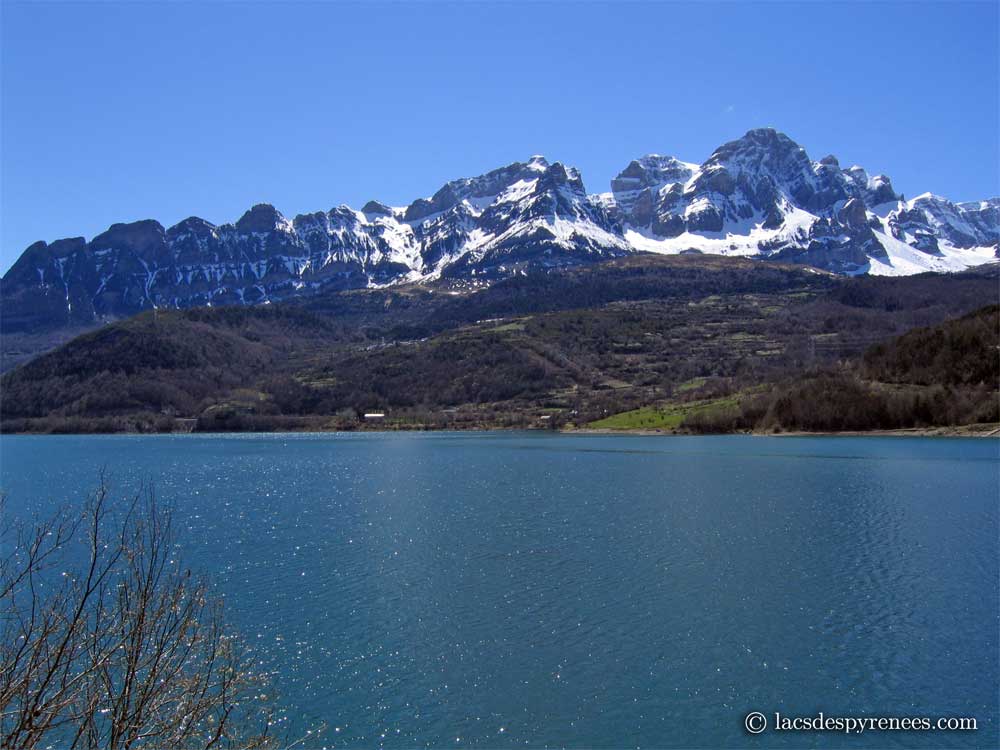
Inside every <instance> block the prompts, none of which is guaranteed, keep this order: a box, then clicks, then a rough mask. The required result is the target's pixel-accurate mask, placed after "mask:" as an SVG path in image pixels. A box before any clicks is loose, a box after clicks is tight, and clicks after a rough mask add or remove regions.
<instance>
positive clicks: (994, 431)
mask: <svg viewBox="0 0 1000 750" xmlns="http://www.w3.org/2000/svg"><path fill="white" fill-rule="evenodd" d="M559 432H560V433H561V434H564V435H572V434H589V435H642V436H647V437H654V436H659V437H708V436H710V435H747V436H750V437H980V438H991V437H992V438H1000V424H997V423H985V424H969V425H946V426H941V427H901V428H899V429H895V430H842V431H839V432H834V431H829V430H827V431H819V432H807V431H802V430H789V431H787V432H760V431H743V432H708V433H693V432H680V431H677V430H657V429H648V428H638V429H634V430H633V429H620V430H616V429H611V428H607V427H598V428H586V427H574V428H572V429H568V430H560V431H559Z"/></svg>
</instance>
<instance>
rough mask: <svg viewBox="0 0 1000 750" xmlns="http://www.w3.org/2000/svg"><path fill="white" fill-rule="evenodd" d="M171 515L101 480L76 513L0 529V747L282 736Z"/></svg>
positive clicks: (258, 742) (260, 743) (249, 743)
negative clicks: (116, 494) (122, 497)
mask: <svg viewBox="0 0 1000 750" xmlns="http://www.w3.org/2000/svg"><path fill="white" fill-rule="evenodd" d="M0 502H3V499H2V498H0ZM2 511H3V508H0V518H5V519H6V518H7V515H8V514H6V513H3V512H2ZM171 521H172V513H171V512H170V511H169V510H167V509H164V508H162V507H161V506H159V505H158V504H157V501H156V498H155V495H154V493H153V492H152V491H147V492H143V493H141V494H140V495H138V496H136V497H135V498H133V499H132V500H131V501H130V502H127V503H124V504H122V503H115V502H112V501H111V499H110V496H109V490H108V486H107V484H106V482H105V481H104V478H103V477H102V479H101V483H100V487H99V489H98V490H97V491H96V492H95V493H94V495H93V496H92V497H91V498H90V499H89V501H88V502H87V503H86V506H85V509H84V510H83V512H82V513H77V514H74V513H71V512H69V511H65V510H64V511H62V512H60V513H58V514H56V515H54V516H53V517H52V518H50V519H48V520H45V521H42V522H40V523H36V524H33V525H30V524H25V523H17V522H14V521H12V520H6V521H4V522H3V523H2V524H0V746H2V747H4V748H11V749H12V750H13V749H14V748H33V747H37V746H42V745H46V744H48V745H56V746H58V747H68V748H111V749H116V750H117V749H118V748H140V747H156V748H160V747H163V748H166V747H170V748H188V747H203V748H212V747H238V748H259V747H275V746H279V745H285V744H288V743H285V742H281V741H279V740H278V739H277V738H276V737H275V736H274V733H273V731H272V729H273V725H274V724H275V713H274V709H273V701H272V700H271V698H270V694H269V689H268V685H267V683H266V680H265V679H264V678H263V676H262V675H260V674H257V673H255V672H254V671H253V669H252V667H251V664H252V662H251V660H250V658H249V654H248V653H247V651H246V650H245V649H244V647H243V645H242V644H241V642H240V640H239V639H238V638H237V637H236V636H235V635H234V634H233V633H232V632H231V631H230V630H228V629H227V627H226V626H225V624H224V621H223V612H222V606H221V602H220V601H218V600H216V599H213V598H212V596H211V595H210V591H209V589H208V586H207V584H206V582H205V581H204V580H201V579H199V578H197V577H195V576H193V575H192V573H191V572H190V571H189V570H187V569H185V568H184V567H182V566H181V564H180V562H179V561H178V560H177V555H176V547H175V544H174V534H173V528H172V523H171ZM81 563H82V564H81Z"/></svg>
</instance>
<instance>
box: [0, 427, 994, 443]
mask: <svg viewBox="0 0 1000 750" xmlns="http://www.w3.org/2000/svg"><path fill="white" fill-rule="evenodd" d="M394 432H428V433H433V432H451V433H463V432H467V433H477V432H533V433H551V434H554V435H592V436H600V437H608V436H622V437H719V436H727V435H728V436H732V435H742V436H746V437H938V438H940V437H963V438H965V437H976V438H994V439H1000V423H980V424H970V425H948V426H942V427H907V428H900V429H895V430H844V431H841V432H831V431H822V432H805V431H787V432H760V431H740V432H709V433H693V432H686V431H679V430H661V429H650V428H636V429H612V428H607V427H597V428H587V427H571V428H568V429H560V430H553V429H549V428H538V427H500V426H495V427H490V426H475V427H471V426H469V427H457V426H456V427H426V426H420V427H396V428H389V429H386V428H383V429H369V428H365V427H361V428H357V429H322V428H314V427H311V428H306V429H299V430H294V429H293V430H214V431H205V432H198V431H194V430H177V431H169V432H155V431H149V432H144V431H141V430H117V431H92V432H90V431H72V432H33V431H29V430H19V431H13V432H8V431H5V430H3V429H0V436H3V437H16V436H22V435H28V436H71V435H80V436H102V435H148V436H155V435H252V434H257V435H303V434H318V435H322V434H330V435H333V434H355V433H356V434H365V433H372V434H380V433H383V434H386V433H394Z"/></svg>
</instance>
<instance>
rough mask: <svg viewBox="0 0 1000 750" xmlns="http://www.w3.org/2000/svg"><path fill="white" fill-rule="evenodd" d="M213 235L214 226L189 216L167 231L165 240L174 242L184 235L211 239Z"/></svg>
mask: <svg viewBox="0 0 1000 750" xmlns="http://www.w3.org/2000/svg"><path fill="white" fill-rule="evenodd" d="M213 234H215V224H213V223H212V222H210V221H205V220H204V219H202V218H199V217H197V216H189V217H188V218H186V219H184V220H183V221H179V222H177V223H176V224H174V225H173V226H172V227H170V229H168V230H167V239H169V240H171V241H172V240H175V239H177V238H178V237H183V236H184V235H193V236H194V237H211V236H212V235H213Z"/></svg>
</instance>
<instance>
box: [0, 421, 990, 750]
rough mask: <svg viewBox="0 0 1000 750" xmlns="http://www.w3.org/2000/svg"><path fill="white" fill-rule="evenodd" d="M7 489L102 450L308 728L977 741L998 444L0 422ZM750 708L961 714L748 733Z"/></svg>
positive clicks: (649, 743) (528, 739) (411, 733)
mask: <svg viewBox="0 0 1000 750" xmlns="http://www.w3.org/2000/svg"><path fill="white" fill-rule="evenodd" d="M0 461H2V464H0V477H2V487H3V489H4V490H6V491H7V492H8V494H9V508H8V512H10V513H12V514H15V515H19V516H27V515H29V514H30V513H34V512H45V510H46V509H47V508H51V507H53V506H54V505H57V504H59V503H63V502H66V501H71V500H72V501H78V500H79V499H80V498H82V497H83V495H84V494H85V493H86V492H87V491H88V490H90V489H92V488H93V487H94V485H95V484H96V482H97V480H98V473H99V470H100V469H101V468H102V467H107V468H108V470H109V471H110V472H111V473H112V475H113V476H114V481H115V485H116V486H117V487H118V488H119V489H120V490H122V491H126V490H128V491H134V490H135V489H136V488H137V487H138V485H139V483H140V482H141V481H143V480H152V481H153V482H154V483H155V486H156V490H157V494H158V496H159V497H160V498H163V499H165V500H169V501H171V502H173V503H174V504H175V505H176V507H177V513H178V520H179V525H180V527H181V529H182V531H181V534H182V539H181V541H182V543H183V547H184V556H185V559H186V560H187V561H188V563H189V564H191V565H192V566H193V567H195V568H197V569H200V570H202V571H205V572H206V573H209V574H210V575H211V576H212V577H213V579H214V581H215V582H216V583H217V586H218V589H219V590H220V591H221V592H223V593H224V594H225V596H226V599H227V610H228V613H229V617H230V619H231V620H232V621H233V623H234V624H236V625H237V626H238V627H239V628H240V629H241V631H242V632H243V633H244V635H245V636H246V637H247V638H248V639H249V640H250V641H252V642H253V643H255V644H256V645H257V647H258V648H259V649H260V652H261V655H262V658H263V659H264V662H265V664H266V665H267V666H268V668H270V669H272V670H274V671H275V673H276V675H277V678H278V684H279V688H280V692H281V694H282V697H283V703H284V704H285V705H286V706H287V707H288V713H289V716H290V717H291V718H292V719H293V720H294V721H295V722H298V723H299V726H305V725H306V724H308V723H309V722H313V721H315V720H318V719H322V720H325V721H327V722H329V725H330V729H329V730H328V732H327V733H326V734H325V735H324V738H323V744H325V745H332V746H341V745H350V746H357V745H364V746H373V745H379V744H384V745H386V746H392V747H410V746H416V745H420V746H423V745H431V746H444V745H447V746H449V747H462V746H467V745H479V746H489V747H498V746H503V747H507V746H525V745H527V746H529V747H541V746H570V747H582V746H587V747H619V746H643V747H699V748H700V747H722V746H746V745H751V746H761V747H767V746H782V747H810V746H824V747H826V746H836V747H848V746H849V747H898V746H913V745H918V746H927V747H951V746H958V747H973V746H979V747H995V746H996V745H997V743H998V734H997V721H998V709H997V690H998V643H997V633H998V625H1000V622H998V591H997V586H998V584H997V581H998V518H997V517H998V471H1000V456H998V443H997V442H996V441H992V440H974V439H930V438H914V439H910V438H750V437H705V438H695V437H691V438H657V437H603V436H560V435H549V434H525V433H480V434H454V433H434V434H372V433H369V434H358V435H232V436H220V435H209V436H201V435H183V436H181V435H178V436H149V437H144V436H108V437H96V436H88V437H75V436H67V437H6V436H5V437H3V438H2V439H0ZM751 710H760V711H762V712H764V713H765V714H768V715H773V712H775V711H781V712H782V713H783V714H788V715H793V716H813V715H816V713H817V712H819V711H824V712H825V713H826V714H827V715H833V716H865V715H868V716H929V717H934V718H936V717H938V716H973V717H975V718H976V719H977V720H978V724H979V730H978V731H977V732H974V733H959V732H954V733H943V732H926V733H902V732H901V733H887V732H866V733H865V734H863V735H860V736H857V735H855V736H847V737H845V736H844V735H840V734H834V733H824V734H801V733H790V732H789V733H775V732H767V733H765V734H762V735H759V736H757V737H751V736H749V735H747V734H746V733H745V731H744V728H743V717H744V716H745V715H746V714H747V713H748V712H749V711H751Z"/></svg>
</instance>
